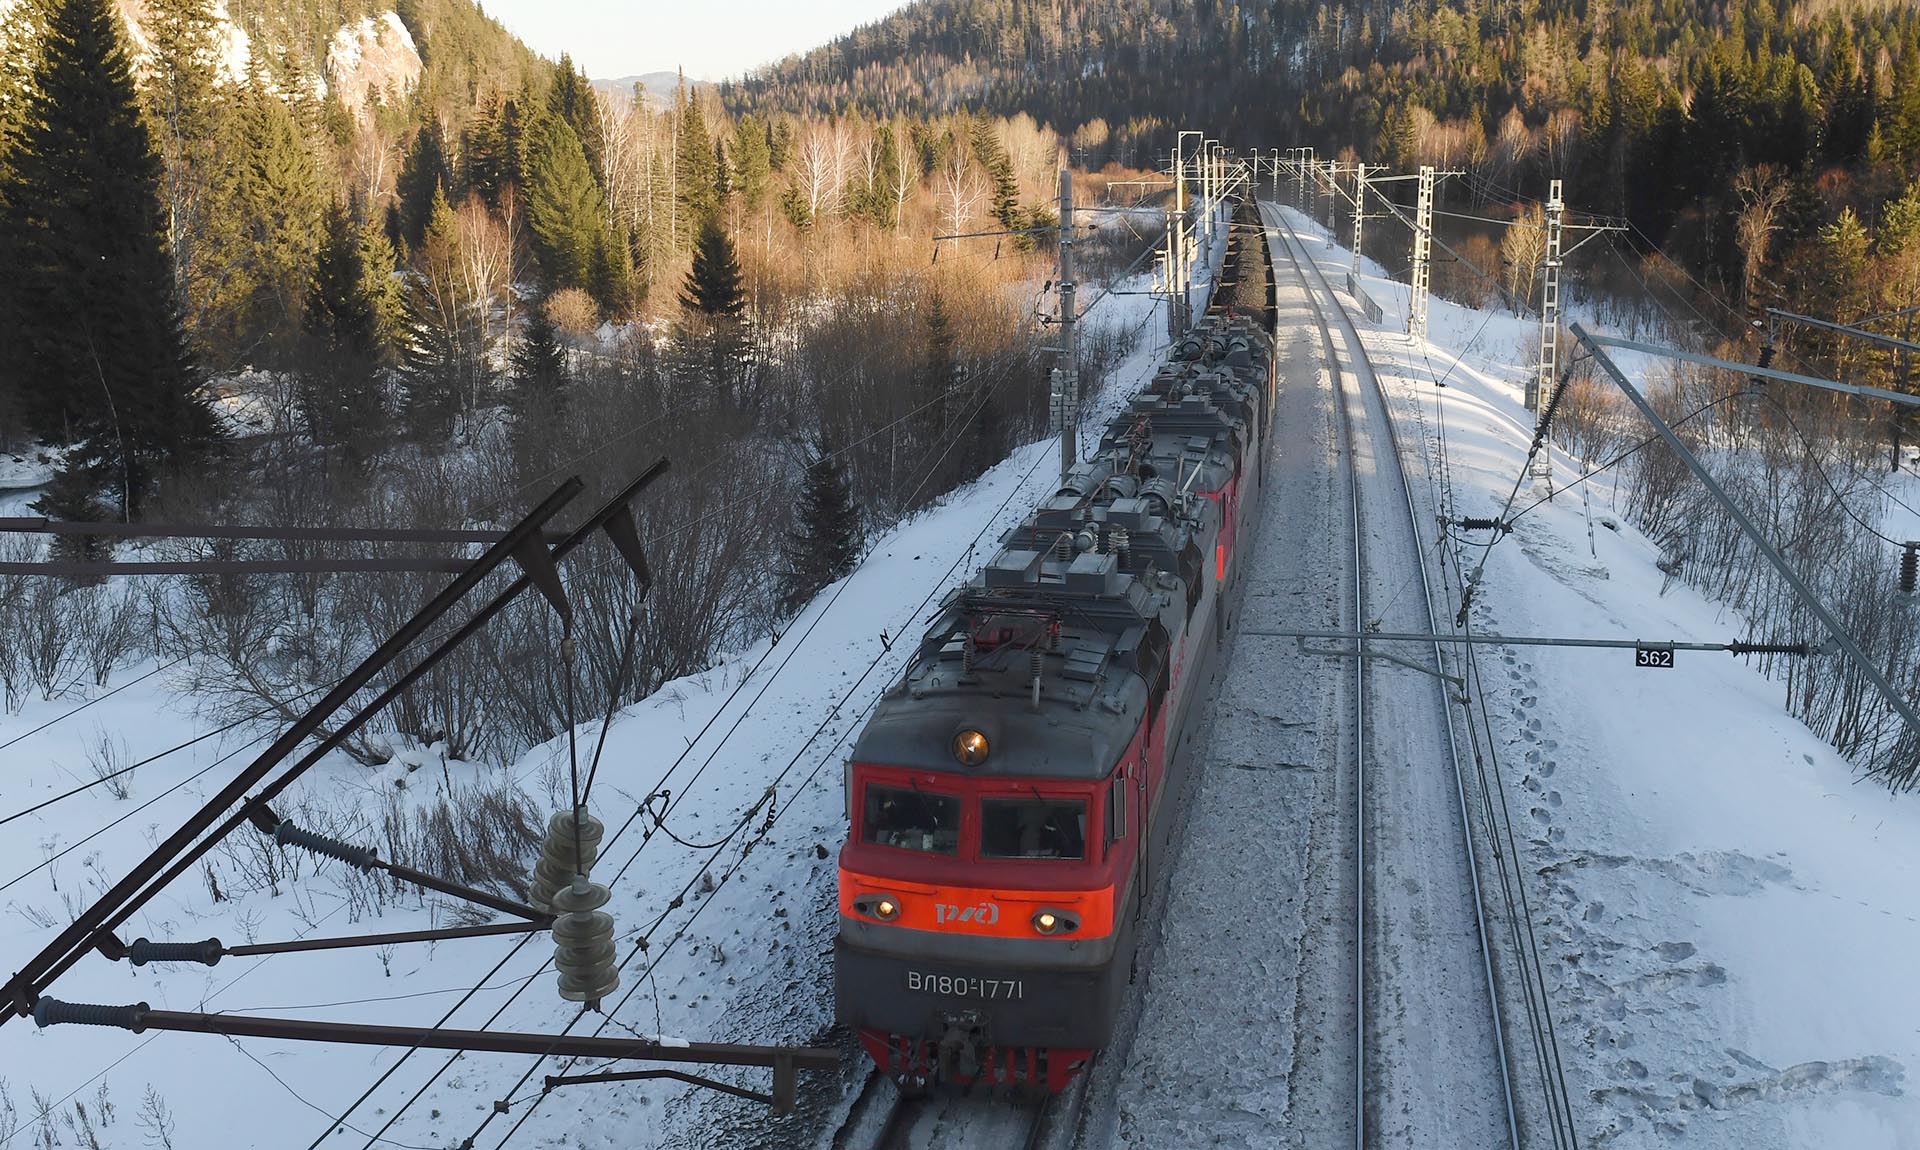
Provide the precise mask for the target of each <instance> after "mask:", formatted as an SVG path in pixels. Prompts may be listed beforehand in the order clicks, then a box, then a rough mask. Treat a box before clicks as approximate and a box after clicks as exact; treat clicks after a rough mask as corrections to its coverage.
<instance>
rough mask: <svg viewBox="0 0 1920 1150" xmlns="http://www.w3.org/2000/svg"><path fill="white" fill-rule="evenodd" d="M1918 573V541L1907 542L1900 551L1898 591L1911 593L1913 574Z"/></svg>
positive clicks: (1919, 544)
mask: <svg viewBox="0 0 1920 1150" xmlns="http://www.w3.org/2000/svg"><path fill="white" fill-rule="evenodd" d="M1916 574H1920V543H1909V544H1907V545H1906V546H1905V547H1904V548H1902V549H1901V551H1900V593H1901V594H1903V595H1911V594H1913V585H1914V576H1915V575H1916Z"/></svg>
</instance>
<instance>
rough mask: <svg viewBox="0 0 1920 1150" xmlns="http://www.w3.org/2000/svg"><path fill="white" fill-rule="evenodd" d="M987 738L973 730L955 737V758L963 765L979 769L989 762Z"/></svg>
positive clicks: (965, 731)
mask: <svg viewBox="0 0 1920 1150" xmlns="http://www.w3.org/2000/svg"><path fill="white" fill-rule="evenodd" d="M988 749H989V748H988V747H987V737H986V736H985V735H983V734H981V733H980V732H979V731H976V730H973V729H971V728H969V729H967V730H964V731H961V732H960V733H959V734H957V735H955V736H954V737H953V757H954V758H956V759H959V760H960V763H961V765H963V766H968V767H977V766H979V765H980V764H981V763H984V762H986V761H987V752H988Z"/></svg>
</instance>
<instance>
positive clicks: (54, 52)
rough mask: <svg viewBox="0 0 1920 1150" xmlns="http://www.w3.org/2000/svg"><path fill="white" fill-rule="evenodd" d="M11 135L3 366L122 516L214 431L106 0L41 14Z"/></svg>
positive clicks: (2, 196) (142, 128)
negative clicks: (42, 24) (27, 87)
mask: <svg viewBox="0 0 1920 1150" xmlns="http://www.w3.org/2000/svg"><path fill="white" fill-rule="evenodd" d="M32 89H33V90H32V92H31V94H30V96H29V98H28V101H27V106H26V109H25V115H24V116H23V119H22V127H21V130H20V133H19V137H18V139H17V141H16V143H15V146H14V147H13V149H12V151H11V152H10V153H9V169H10V173H9V177H8V179H7V180H6V181H5V183H4V184H0V268H4V269H5V276H4V278H5V279H6V280H7V281H9V286H10V289H11V290H10V291H9V292H8V293H7V296H6V314H5V315H4V316H0V330H4V331H5V332H6V338H4V339H0V357H4V358H3V359H0V373H4V374H6V375H9V376H11V377H12V378H13V379H14V380H15V381H16V386H17V388H18V391H19V394H20V397H21V401H22V407H23V409H24V414H25V417H26V419H27V421H28V423H29V426H30V428H31V430H32V431H34V432H35V433H36V434H38V435H40V436H42V437H43V438H46V439H48V440H50V441H54V442H58V443H62V444H70V445H74V448H75V450H73V451H71V452H70V453H69V456H68V470H69V471H70V472H72V471H76V470H79V471H85V472H90V473H91V474H92V477H93V478H94V479H95V480H96V481H98V482H99V483H100V484H101V485H103V486H108V487H110V488H111V489H112V490H113V492H114V493H115V495H116V497H117V498H118V499H119V500H120V502H121V503H122V504H123V507H122V511H123V512H124V513H126V514H133V513H135V512H137V510H138V507H139V504H140V502H141V500H142V498H143V496H144V495H145V493H146V492H147V491H148V489H149V488H150V487H151V485H152V483H153V482H154V480H155V479H156V478H157V477H158V476H159V475H160V474H162V473H164V472H166V471H168V470H171V469H175V468H179V467H182V466H185V465H187V464H190V463H191V462H193V461H194V460H196V459H197V458H199V457H200V456H201V455H203V454H204V453H205V452H206V451H207V450H208V449H209V448H210V447H211V446H212V445H213V443H214V441H215V439H216V437H217V433H216V429H215V426H214V423H213V419H212V416H211V414H210V412H209V411H208V409H207V407H206V404H205V403H204V402H203V401H202V400H201V399H200V398H199V396H198V395H197V389H196V386H195V380H194V373H193V367H192V364H191V362H190V360H189V357H188V355H187V349H186V342H185V339H184V337H183V335H182V333H181V328H180V320H179V313H178V311H177V310H176V307H175V300H174V295H173V277H172V268H171V265H170V263H169V260H168V257H167V250H166V222H165V221H166V216H165V213H164V212H163V211H162V210H161V206H160V203H161V201H160V178H161V166H160V160H159V157H158V156H157V155H156V153H155V151H154V148H153V141H152V138H151V136H150V135H149V134H148V130H147V126H146V123H145V121H144V120H143V119H142V118H141V115H140V109H139V104H138V100H137V97H136V95H135V92H134V85H133V78H132V76H131V74H130V72H129V69H128V64H127V53H126V48H125V46H124V44H123V43H122V41H121V29H120V23H119V17H118V15H117V14H116V12H115V10H114V7H113V4H112V2H111V0H56V2H54V3H53V4H52V5H51V6H50V8H49V9H48V12H47V23H46V28H45V33H44V35H43V37H42V41H41V51H40V57H39V60H38V64H37V66H36V68H35V69H34V73H33V76H32Z"/></svg>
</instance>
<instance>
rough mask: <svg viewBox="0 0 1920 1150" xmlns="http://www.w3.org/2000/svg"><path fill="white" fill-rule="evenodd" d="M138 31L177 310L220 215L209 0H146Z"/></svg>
mask: <svg viewBox="0 0 1920 1150" xmlns="http://www.w3.org/2000/svg"><path fill="white" fill-rule="evenodd" d="M141 31H142V32H143V33H144V35H145V36H146V38H147V42H148V52H147V60H146V67H145V76H144V82H143V83H142V84H141V85H140V94H141V96H142V98H143V101H144V104H145V107H146V112H147V120H148V123H149V124H150V125H151V126H152V129H153V136H154V143H155V145H156V147H157V148H158V150H159V152H160V161H161V164H162V166H163V167H164V169H165V172H166V182H165V185H164V195H165V198H166V203H167V207H168V212H167V219H168V228H167V252H168V254H169V255H170V256H172V257H173V282H174V290H175V291H176V292H177V293H178V294H179V297H180V306H181V309H182V312H183V314H186V313H188V311H189V309H190V308H191V307H192V304H191V302H190V301H191V300H192V299H193V298H194V297H195V296H196V295H197V294H198V291H199V290H200V289H203V288H204V286H205V284H204V281H205V279H206V277H207V276H208V275H209V274H210V273H211V272H213V271H214V270H215V269H214V268H212V267H210V265H213V264H214V263H215V261H212V260H203V259H202V258H201V257H202V256H203V255H210V254H211V252H210V251H206V250H204V248H205V247H206V245H203V243H202V241H203V239H205V238H206V236H205V234H204V233H205V232H206V231H207V230H209V229H212V228H218V227H220V226H221V225H222V224H223V223H225V222H226V221H224V220H221V219H217V218H210V217H212V216H215V215H216V214H217V212H218V206H219V200H220V195H219V189H217V188H216V187H215V186H214V185H215V183H216V181H217V180H218V179H219V178H220V174H221V173H220V159H221V142H222V137H223V132H222V125H221V122H220V121H221V117H222V116H223V114H224V112H225V101H224V100H223V99H222V98H221V95H220V93H219V92H218V91H216V88H215V85H216V83H217V81H218V79H219V68H220V50H221V47H222V42H221V35H220V24H219V21H218V19H217V18H216V17H215V15H214V11H213V5H212V4H211V3H210V2H209V0H146V3H145V5H144V16H143V19H142V20H141Z"/></svg>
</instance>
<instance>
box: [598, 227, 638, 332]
mask: <svg viewBox="0 0 1920 1150" xmlns="http://www.w3.org/2000/svg"><path fill="white" fill-rule="evenodd" d="M634 285H635V277H634V271H633V247H632V245H631V243H630V241H629V239H628V237H627V234H626V229H625V228H624V227H621V226H620V225H618V224H612V225H610V224H608V223H607V222H606V221H605V220H601V221H600V226H599V227H598V228H597V229H596V230H595V231H594V235H593V252H592V254H591V256H590V257H589V259H588V261H587V294H588V295H591V296H592V297H593V302H594V303H596V304H598V305H599V307H600V313H601V314H602V315H604V316H606V317H607V318H609V319H613V320H623V319H625V318H626V317H627V316H628V315H629V314H631V313H632V311H633V308H634V305H635V303H637V302H638V301H637V300H636V299H635V298H634V290H635V289H634Z"/></svg>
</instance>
